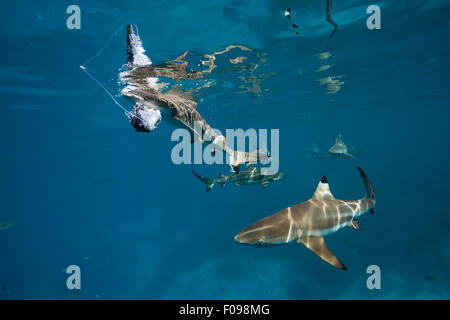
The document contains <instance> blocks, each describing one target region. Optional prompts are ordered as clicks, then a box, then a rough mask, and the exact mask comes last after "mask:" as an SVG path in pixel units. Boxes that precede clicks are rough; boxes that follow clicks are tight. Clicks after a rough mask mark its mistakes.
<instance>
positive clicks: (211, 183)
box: [192, 170, 215, 192]
mask: <svg viewBox="0 0 450 320" xmlns="http://www.w3.org/2000/svg"><path fill="white" fill-rule="evenodd" d="M192 174H193V175H194V176H196V177H197V178H198V179H199V180H200V181H201V182H203V183H204V184H206V192H209V190H211V189H212V187H214V183H215V181H214V179H210V178H207V177H204V176H202V175H200V174H198V173H197V172H195V171H194V170H192Z"/></svg>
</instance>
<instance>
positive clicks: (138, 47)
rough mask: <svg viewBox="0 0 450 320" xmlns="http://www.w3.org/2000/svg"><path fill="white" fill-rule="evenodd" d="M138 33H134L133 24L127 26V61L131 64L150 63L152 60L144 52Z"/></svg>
mask: <svg viewBox="0 0 450 320" xmlns="http://www.w3.org/2000/svg"><path fill="white" fill-rule="evenodd" d="M144 52H145V49H144V47H143V46H142V41H141V38H140V37H139V35H137V34H135V33H134V30H133V26H131V25H128V26H127V55H128V63H129V64H130V65H133V66H146V65H151V64H152V61H151V60H150V59H149V57H147V56H146V55H145V54H144Z"/></svg>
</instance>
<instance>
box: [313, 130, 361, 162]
mask: <svg viewBox="0 0 450 320" xmlns="http://www.w3.org/2000/svg"><path fill="white" fill-rule="evenodd" d="M362 150H363V148H359V149H358V148H356V147H355V146H351V147H350V148H347V146H346V144H345V143H344V141H343V140H342V135H341V134H339V135H338V136H337V138H336V141H335V142H334V145H333V146H331V148H330V149H328V152H327V153H323V154H322V153H320V150H319V148H317V147H316V145H315V144H313V145H312V146H311V147H309V148H308V151H307V155H310V156H314V157H316V158H319V159H331V158H351V159H359V155H360V154H361V152H362Z"/></svg>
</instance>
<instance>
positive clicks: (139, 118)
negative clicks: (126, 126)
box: [129, 105, 162, 132]
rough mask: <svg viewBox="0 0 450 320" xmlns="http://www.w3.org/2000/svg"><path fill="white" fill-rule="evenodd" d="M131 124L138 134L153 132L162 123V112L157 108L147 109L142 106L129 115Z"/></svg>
mask: <svg viewBox="0 0 450 320" xmlns="http://www.w3.org/2000/svg"><path fill="white" fill-rule="evenodd" d="M129 118H130V123H131V125H132V126H133V127H134V128H135V129H136V131H138V132H152V131H153V130H155V129H156V127H157V126H158V125H159V123H160V122H161V118H162V117H161V112H160V111H159V109H157V108H154V109H153V108H145V107H143V106H140V105H136V107H135V108H134V109H133V111H131V113H130V114H129Z"/></svg>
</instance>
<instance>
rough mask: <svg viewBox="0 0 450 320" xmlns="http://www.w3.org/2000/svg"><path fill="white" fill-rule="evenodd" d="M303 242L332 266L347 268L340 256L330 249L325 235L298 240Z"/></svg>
mask: <svg viewBox="0 0 450 320" xmlns="http://www.w3.org/2000/svg"><path fill="white" fill-rule="evenodd" d="M298 242H300V243H301V244H303V245H304V246H305V247H307V248H308V249H309V250H311V251H312V252H314V253H315V254H317V255H318V256H319V257H320V258H322V259H323V260H325V261H326V262H328V263H329V264H331V265H332V266H334V267H336V268H338V269H342V270H346V269H347V268H346V267H345V266H344V264H343V263H342V262H341V261H339V259H338V258H336V256H335V255H334V254H333V252H331V251H330V249H328V247H327V245H326V244H325V241H324V240H323V237H304V238H300V239H299V240H298Z"/></svg>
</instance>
